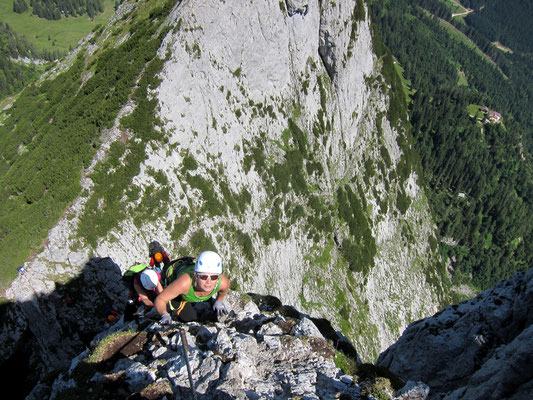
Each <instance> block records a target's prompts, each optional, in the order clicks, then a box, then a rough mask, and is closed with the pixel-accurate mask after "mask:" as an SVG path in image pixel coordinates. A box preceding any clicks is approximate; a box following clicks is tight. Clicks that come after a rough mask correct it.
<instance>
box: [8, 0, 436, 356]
mask: <svg viewBox="0 0 533 400" xmlns="http://www.w3.org/2000/svg"><path fill="white" fill-rule="evenodd" d="M61 71H64V72H62V73H61V74H60V75H57V74H59V73H60V72H61ZM66 77H68V78H69V80H67V79H65V78H66ZM67 82H68V84H69V85H71V86H69V87H68V90H61V91H57V92H56V90H58V87H57V85H59V84H60V83H62V84H66V83H67ZM33 90H35V91H37V92H38V93H35V95H36V96H37V98H45V99H46V98H47V99H48V100H44V101H43V103H42V108H43V110H47V112H48V113H49V114H47V115H46V116H39V117H38V120H39V121H42V122H43V125H42V126H43V128H42V129H45V130H44V131H40V132H41V135H42V137H43V140H44V138H52V137H53V138H55V140H60V141H65V140H66V139H62V136H60V135H59V132H65V134H68V133H69V134H72V133H73V132H75V133H76V136H77V135H79V140H80V145H79V147H76V149H75V150H74V151H75V154H78V158H77V159H76V158H75V159H74V160H77V161H76V162H77V164H76V163H75V164H68V165H64V164H61V163H58V165H56V167H57V169H55V170H54V171H56V172H54V173H52V174H51V175H50V176H51V177H56V176H57V177H58V179H56V180H53V182H54V184H56V183H57V184H58V185H59V186H57V187H56V186H55V185H51V186H50V185H49V186H46V187H41V188H42V192H41V193H42V194H43V195H42V196H40V193H35V192H33V191H32V192H30V186H28V187H22V188H20V187H17V191H14V192H11V193H10V194H9V195H10V196H11V199H12V201H17V199H19V200H20V199H21V196H23V197H22V198H24V196H29V195H30V194H32V196H34V197H31V199H30V200H32V201H34V202H35V203H36V204H35V205H34V206H31V204H30V205H27V206H26V205H25V206H24V207H26V209H30V208H32V207H34V209H42V206H37V205H38V204H41V203H39V202H40V201H41V200H42V199H43V198H47V196H49V198H50V201H52V199H54V200H59V202H58V203H57V204H56V205H55V206H54V207H55V210H56V211H55V212H57V214H54V215H53V216H52V217H51V218H50V221H51V220H53V219H54V218H57V217H58V216H59V214H61V213H63V216H62V217H61V219H60V220H59V222H58V223H57V224H56V225H55V226H54V228H53V229H51V230H50V232H49V234H48V236H47V239H46V242H45V243H44V246H43V250H42V251H40V252H38V253H37V254H36V255H35V259H34V260H33V261H32V262H29V263H28V264H27V266H28V272H27V273H26V274H25V276H24V277H23V278H19V279H17V280H16V281H15V282H14V283H13V284H12V285H11V286H10V288H9V289H8V290H7V292H6V296H7V297H8V298H12V299H18V300H28V299H31V298H32V295H33V293H35V292H36V291H37V292H39V293H42V294H44V293H48V292H50V291H52V290H53V289H54V287H55V284H54V281H58V280H59V281H60V282H66V281H68V280H69V279H72V278H73V277H75V276H76V275H77V274H78V273H79V271H80V270H81V268H82V267H83V265H84V264H85V262H86V261H87V260H88V259H90V258H91V257H94V256H98V257H100V256H101V257H107V256H109V257H112V258H113V260H114V261H115V262H116V263H117V264H118V265H120V267H121V268H122V269H125V268H127V267H128V266H129V265H132V264H133V263H136V262H140V261H142V260H144V259H145V257H146V251H147V243H148V242H149V241H151V240H154V239H156V240H159V241H160V242H161V243H163V245H164V246H165V248H167V250H168V251H169V253H170V254H171V256H173V257H178V256H181V255H187V254H193V255H194V254H196V253H197V252H198V251H200V250H205V249H214V250H217V251H218V252H220V254H221V255H222V256H223V259H224V262H225V271H226V272H227V274H228V275H229V276H230V278H231V281H232V285H233V288H235V289H240V290H242V291H253V292H256V293H263V294H270V295H274V296H277V297H279V298H280V300H281V301H282V302H283V303H285V304H290V305H293V306H296V307H298V308H299V309H302V310H303V311H305V312H307V313H309V315H311V316H313V317H325V318H328V319H330V320H331V321H332V323H333V325H334V326H335V328H337V329H340V330H341V331H342V332H343V334H344V335H346V336H347V337H348V338H349V339H351V340H352V341H353V342H354V343H355V344H356V347H357V351H358V352H359V354H360V356H361V358H362V359H363V360H371V359H375V358H376V357H377V355H378V353H379V352H380V351H381V350H383V349H384V348H385V347H387V346H388V345H389V344H391V343H392V342H393V341H394V339H395V338H396V337H397V336H398V335H399V334H400V333H401V331H402V330H403V328H404V327H405V326H406V325H407V323H409V322H410V321H412V320H414V319H417V318H420V317H422V316H425V315H428V314H429V313H431V312H434V311H435V310H436V309H437V308H438V305H439V304H440V303H441V302H444V301H446V294H445V291H444V289H443V285H442V283H441V279H442V278H441V276H440V274H443V273H444V272H443V268H444V266H443V265H442V264H441V263H440V262H439V259H440V256H439V254H438V248H437V243H438V240H437V238H436V232H435V226H434V223H433V220H432V216H431V214H430V211H429V209H428V204H427V199H426V198H425V195H424V192H423V190H422V189H421V187H420V184H419V182H418V178H419V176H420V172H419V167H420V164H419V160H418V158H417V157H416V155H415V153H414V151H413V148H412V139H411V137H410V132H409V128H408V124H407V121H406V107H405V103H404V97H403V93H402V89H401V86H400V84H399V81H398V77H397V75H396V73H395V72H394V66H393V63H392V57H391V55H390V53H389V52H387V51H386V49H384V48H383V47H382V46H380V44H379V42H377V41H375V40H374V39H373V38H372V34H371V30H370V24H369V20H368V10H367V7H366V4H365V3H364V2H363V1H357V2H356V3H355V4H354V3H352V2H335V3H328V4H325V3H323V2H318V1H315V2H299V1H286V2H275V1H272V2H253V3H247V4H240V5H239V6H238V7H237V6H235V5H232V4H229V3H224V2H216V1H212V2H204V3H202V4H198V3H197V2H193V1H183V2H180V3H175V2H165V3H163V2H153V1H151V2H139V3H136V2H125V3H124V4H123V5H121V7H120V8H119V10H118V14H117V15H116V16H115V18H114V19H112V20H111V21H110V23H109V24H108V25H107V26H105V27H102V28H101V29H100V30H98V31H96V32H93V34H92V35H91V36H90V37H88V38H87V40H86V41H85V43H84V44H83V45H82V46H81V47H80V48H79V49H77V52H76V55H74V56H73V57H72V58H71V60H70V61H69V60H66V61H65V62H63V63H62V64H61V65H58V67H57V68H56V69H54V70H51V71H50V74H49V75H48V76H47V77H43V80H42V81H41V82H40V83H39V86H36V88H35V89H33ZM60 93H61V102H59V101H58V103H57V104H58V105H57V107H66V108H61V109H59V108H58V109H56V110H54V111H52V110H51V109H49V108H48V107H49V105H50V104H51V103H53V102H54V101H55V100H56V99H57V100H59V98H58V97H54V95H55V96H58V95H59V94H60ZM18 106H19V105H17V104H15V105H14V106H13V108H12V109H11V110H8V111H7V112H6V113H7V114H9V113H11V114H9V116H8V117H6V118H12V117H13V115H15V110H16V109H17V107H18ZM67 109H70V113H67V112H66V111H67ZM59 110H61V112H59ZM52 113H53V114H52ZM52 115H54V117H53V118H52ZM63 115H65V116H68V117H69V118H67V119H66V120H63V119H62V118H58V117H59V116H63ZM70 118H72V121H71V120H70ZM36 120H37V118H36ZM8 121H12V120H9V119H8ZM80 121H84V122H83V123H81V122H80ZM45 122H48V123H49V124H52V125H53V126H54V127H56V128H58V129H59V128H61V129H64V130H63V131H52V132H53V133H52V132H51V131H47V130H46V128H44V126H46V124H45ZM10 123H11V122H10ZM10 126H11V129H13V131H14V132H17V129H18V128H17V127H16V126H15V124H14V122H13V125H10ZM79 128H83V129H79ZM48 129H49V128H48ZM37 137H39V136H35V138H37ZM35 140H36V139H33V141H35ZM59 147H60V146H59ZM15 148H16V147H15ZM52 148H54V149H57V148H58V146H57V145H56V146H52ZM25 154H27V155H25ZM32 154H35V153H33V152H28V153H23V154H22V155H20V154H17V152H16V151H15V149H13V151H12V153H11V157H12V158H11V161H10V162H11V163H12V164H13V165H21V164H17V163H22V161H21V157H22V156H24V155H25V156H26V157H31V155H32ZM8 171H9V173H14V170H13V167H11V168H9V170H8ZM57 172H61V174H59V175H56V174H57ZM67 172H68V174H67V176H65V175H64V174H66V173H67ZM36 179H37V178H36ZM64 181H68V182H70V183H69V184H68V185H67V186H61V185H62V184H63V182H64ZM61 188H62V189H61ZM31 189H32V190H33V187H32V188H31ZM56 189H58V190H63V191H66V192H64V196H57V197H56V196H55V195H54V196H50V194H51V193H52V192H53V191H54V190H56ZM32 204H33V203H32ZM67 204H68V208H66V209H64V208H63V207H65V205H67ZM36 206H37V207H36ZM43 226H45V225H43ZM41 234H42V233H41ZM37 237H38V236H37ZM35 238H36V237H35V236H33V237H32V240H35ZM35 301H36V300H35ZM37 307H38V305H37ZM31 323H38V321H30V324H31Z"/></svg>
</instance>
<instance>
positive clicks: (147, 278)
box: [133, 268, 163, 307]
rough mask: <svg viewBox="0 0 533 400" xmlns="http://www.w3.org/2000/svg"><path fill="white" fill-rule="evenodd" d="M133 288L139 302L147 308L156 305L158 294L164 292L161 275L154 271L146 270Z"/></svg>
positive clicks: (134, 282) (136, 279)
mask: <svg viewBox="0 0 533 400" xmlns="http://www.w3.org/2000/svg"><path fill="white" fill-rule="evenodd" d="M133 288H134V289H135V291H136V292H137V294H138V295H139V300H141V301H142V302H143V304H144V305H145V306H147V307H152V306H153V305H154V300H155V298H156V297H157V295H158V294H160V293H162V292H163V285H161V275H160V274H159V272H157V271H156V270H154V269H149V268H146V269H145V270H144V271H143V272H142V273H141V274H140V276H139V277H138V278H135V280H134V281H133Z"/></svg>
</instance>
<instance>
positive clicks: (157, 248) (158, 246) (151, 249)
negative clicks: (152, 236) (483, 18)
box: [148, 240, 165, 257]
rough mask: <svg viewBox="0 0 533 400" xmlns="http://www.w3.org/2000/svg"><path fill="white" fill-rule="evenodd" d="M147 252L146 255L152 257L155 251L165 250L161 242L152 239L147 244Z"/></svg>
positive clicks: (161, 251)
mask: <svg viewBox="0 0 533 400" xmlns="http://www.w3.org/2000/svg"><path fill="white" fill-rule="evenodd" d="M148 252H149V253H150V254H148V256H149V257H152V256H153V255H154V254H156V253H161V254H163V253H164V252H165V249H163V246H161V243H159V242H157V241H155V240H154V241H153V242H150V244H149V245H148Z"/></svg>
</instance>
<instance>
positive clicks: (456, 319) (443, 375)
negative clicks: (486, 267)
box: [377, 270, 533, 399]
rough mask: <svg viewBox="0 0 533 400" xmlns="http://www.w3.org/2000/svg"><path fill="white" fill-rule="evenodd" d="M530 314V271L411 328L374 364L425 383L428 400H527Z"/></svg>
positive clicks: (532, 272)
mask: <svg viewBox="0 0 533 400" xmlns="http://www.w3.org/2000/svg"><path fill="white" fill-rule="evenodd" d="M532 310H533V270H530V271H529V272H528V273H527V274H523V273H518V274H516V275H515V276H514V277H513V278H512V279H509V280H507V281H502V282H500V283H498V284H497V285H496V286H495V287H494V288H493V289H491V290H487V291H485V292H483V293H481V294H480V295H478V296H477V297H476V298H474V299H471V300H468V301H465V302H462V303H459V304H457V305H453V306H449V307H447V308H445V309H444V310H443V311H441V312H440V313H437V314H436V315H434V316H433V317H430V318H426V319H423V320H420V321H417V322H415V323H413V324H411V325H410V326H409V327H408V328H407V329H406V330H405V332H404V334H403V335H402V337H401V338H400V339H399V340H398V342H396V343H395V344H394V345H393V346H391V347H390V348H389V349H387V350H386V351H385V352H384V353H382V354H381V355H380V356H379V358H378V363H377V364H378V365H380V366H384V367H387V368H389V369H390V370H391V371H392V372H394V373H396V374H398V375H400V376H402V377H403V378H406V379H408V380H414V381H423V382H425V383H427V384H428V385H429V386H430V387H431V391H430V395H429V398H430V399H431V398H441V397H443V396H447V397H446V398H449V399H459V398H461V399H478V398H484V399H500V398H503V397H505V396H508V395H509V394H510V393H512V394H513V396H518V397H519V396H522V395H525V394H526V393H527V394H529V393H531V392H530V391H531V389H530V384H531V380H532V377H533V370H532V369H531V365H533V356H532V354H533V351H532V348H533V334H532V332H533V331H532V329H531V323H532V321H533V311H532ZM447 393H448V394H447ZM480 393H481V394H480ZM479 396H481V397H479ZM502 396H503V397H502Z"/></svg>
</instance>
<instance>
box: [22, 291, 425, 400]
mask: <svg viewBox="0 0 533 400" xmlns="http://www.w3.org/2000/svg"><path fill="white" fill-rule="evenodd" d="M226 301H227V303H228V305H229V308H230V309H231V311H230V313H229V315H227V316H224V317H222V318H221V320H220V321H219V322H216V323H208V324H205V325H203V324H199V323H195V322H193V323H187V324H180V323H177V322H176V323H174V324H171V325H161V324H159V322H158V321H159V318H158V316H157V313H155V314H154V310H153V309H152V310H151V311H149V312H148V313H146V314H144V313H142V312H141V313H140V314H139V315H137V317H136V318H135V319H133V320H131V321H124V318H123V317H122V318H121V319H120V320H119V321H118V322H116V323H115V324H114V325H112V326H110V327H109V329H108V330H107V331H105V332H103V333H102V334H100V335H98V336H97V337H96V338H95V340H94V341H93V342H92V343H91V348H90V349H87V350H86V351H84V352H83V353H81V354H80V355H79V356H77V357H76V358H74V359H73V361H72V363H71V365H70V367H69V368H68V371H66V372H64V373H61V374H60V375H59V377H58V378H57V379H56V380H55V381H53V383H51V384H43V383H41V384H39V385H37V386H36V387H35V388H34V390H33V391H32V393H31V394H30V395H29V396H28V397H27V398H28V399H43V398H50V399H62V398H73V397H74V396H80V395H83V396H84V397H88V398H113V399H122V398H124V399H126V398H128V399H135V398H142V399H161V398H168V399H170V398H176V399H191V398H198V399H334V398H340V399H363V398H364V399H366V398H372V397H368V396H371V395H372V393H374V394H376V393H381V394H382V395H384V394H385V395H386V396H387V397H386V398H388V399H389V398H390V399H392V398H398V399H415V398H420V399H423V398H425V397H426V395H427V392H428V391H429V388H428V387H427V385H424V384H423V383H418V384H416V383H415V382H408V383H407V385H405V386H404V387H403V388H401V389H400V390H398V391H397V392H396V394H397V396H398V397H395V394H394V392H393V389H392V387H391V385H390V381H389V380H387V379H385V378H383V379H382V382H385V384H384V386H383V387H379V385H376V379H375V376H374V379H367V380H365V379H361V376H353V375H347V374H345V373H343V372H342V370H341V369H339V368H338V367H337V366H336V361H335V360H336V359H337V358H338V357H339V355H340V354H341V353H340V352H339V350H337V349H336V348H339V347H341V348H345V349H347V350H348V351H347V352H349V348H350V344H349V342H347V341H346V339H344V338H343V337H341V336H337V337H334V338H333V339H332V338H327V337H326V336H328V335H329V333H328V331H327V329H324V328H322V329H319V328H318V326H319V325H321V324H320V323H319V321H315V322H317V323H316V324H315V322H313V320H312V319H311V318H309V317H308V316H306V315H304V314H301V313H299V312H298V311H296V310H295V309H294V308H292V307H286V306H285V307H284V306H281V303H280V302H279V300H278V299H276V298H274V297H270V296H258V295H239V294H237V293H235V292H233V293H230V294H229V295H228V296H227V297H226ZM141 309H142V308H141ZM141 309H140V310H141ZM323 322H324V321H322V324H323ZM326 325H327V324H326ZM329 328H330V329H331V326H329ZM322 331H324V332H325V333H326V336H325V335H324V334H323V333H322ZM351 350H352V351H353V352H354V351H355V350H353V348H351ZM361 372H364V370H363V369H361ZM361 372H360V373H361ZM367 375H368V373H367ZM358 380H359V381H360V382H359V383H358ZM378 382H379V381H378ZM380 398H382V397H380Z"/></svg>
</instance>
